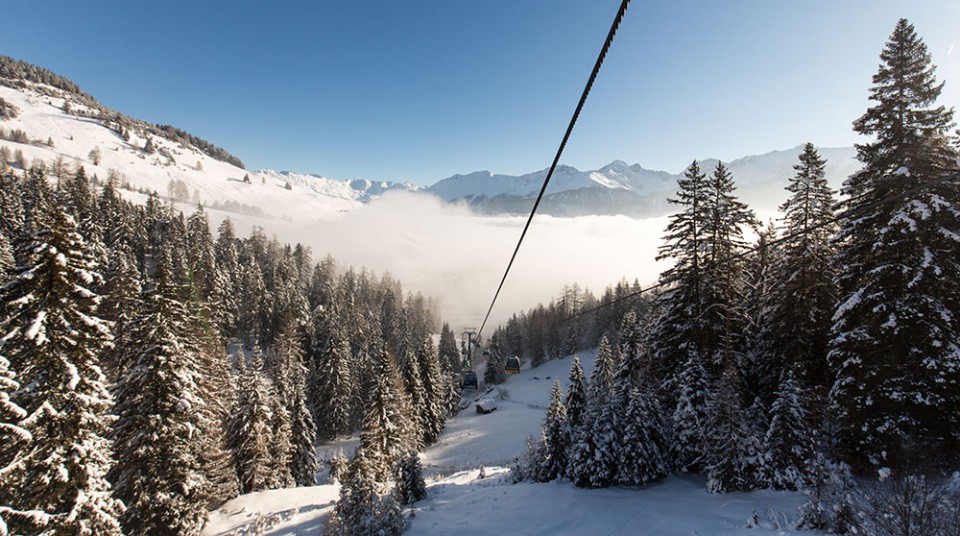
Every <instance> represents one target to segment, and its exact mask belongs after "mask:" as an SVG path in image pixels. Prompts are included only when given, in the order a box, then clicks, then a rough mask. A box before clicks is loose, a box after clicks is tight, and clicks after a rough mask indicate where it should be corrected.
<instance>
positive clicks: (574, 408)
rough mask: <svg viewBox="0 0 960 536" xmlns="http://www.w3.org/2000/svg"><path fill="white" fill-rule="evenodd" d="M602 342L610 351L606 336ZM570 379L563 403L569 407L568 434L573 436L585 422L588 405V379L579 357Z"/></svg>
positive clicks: (574, 361) (575, 358)
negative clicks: (584, 416)
mask: <svg viewBox="0 0 960 536" xmlns="http://www.w3.org/2000/svg"><path fill="white" fill-rule="evenodd" d="M601 344H606V345H607V351H609V343H607V342H606V338H604V339H603V340H602V341H601ZM569 379H570V382H569V383H567V394H566V397H565V398H564V399H563V405H564V407H566V408H567V436H568V437H570V438H572V437H573V433H574V431H575V430H577V429H578V428H579V427H580V425H581V424H582V423H583V412H584V411H585V410H586V406H587V386H586V379H585V378H584V375H583V367H582V366H580V358H579V357H574V358H573V365H571V366H570V377H569Z"/></svg>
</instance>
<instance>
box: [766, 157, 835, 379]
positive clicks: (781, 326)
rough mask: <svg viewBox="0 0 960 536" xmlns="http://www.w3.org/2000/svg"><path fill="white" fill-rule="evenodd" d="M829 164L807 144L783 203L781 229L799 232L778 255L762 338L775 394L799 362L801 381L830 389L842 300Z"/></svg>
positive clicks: (775, 261) (782, 247) (774, 262)
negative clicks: (830, 348) (834, 327)
mask: <svg viewBox="0 0 960 536" xmlns="http://www.w3.org/2000/svg"><path fill="white" fill-rule="evenodd" d="M825 166H826V162H825V161H824V160H823V159H822V158H820V155H819V154H818V153H817V150H816V148H814V146H813V144H811V143H807V144H806V145H804V148H803V152H802V153H801V154H800V162H799V163H798V164H796V165H794V166H793V169H794V170H796V174H795V175H794V176H793V177H792V178H791V179H790V183H789V185H788V186H787V191H788V192H790V194H791V195H790V198H789V199H788V200H787V202H786V203H784V204H783V205H781V206H780V211H781V212H782V213H783V220H782V227H781V229H782V231H781V232H782V233H783V234H784V235H786V236H796V238H793V239H791V240H789V241H787V242H785V243H783V244H782V245H781V246H780V252H779V254H778V255H776V256H775V257H774V260H773V263H772V267H771V276H770V279H771V280H772V281H773V282H774V283H773V284H772V285H771V286H770V292H769V298H768V300H767V303H766V311H765V322H764V323H763V325H762V326H761V334H760V337H761V339H762V340H764V341H765V343H766V344H765V346H766V348H765V354H766V355H765V356H764V365H765V368H766V371H765V375H766V379H767V383H768V387H769V388H770V393H769V394H771V395H772V393H773V391H775V390H776V380H777V379H778V378H779V376H780V373H781V371H783V370H784V369H787V368H793V367H794V366H795V365H796V366H799V367H800V368H799V369H798V373H799V374H800V377H799V378H797V379H798V380H799V381H801V382H802V383H803V385H806V386H807V387H809V388H815V389H818V390H820V391H824V390H825V389H828V388H829V386H830V382H831V379H830V378H831V374H830V370H829V367H828V366H827V363H826V353H827V340H828V335H829V331H830V318H831V317H832V316H833V310H834V308H835V307H836V302H837V290H836V284H835V283H834V275H835V272H836V267H835V265H834V258H833V255H834V253H835V250H834V246H833V244H831V242H830V239H831V237H832V235H833V233H834V232H835V226H834V225H832V224H830V223H829V222H830V220H831V219H832V218H833V217H834V215H833V206H834V204H835V203H836V202H835V199H834V194H833V191H832V190H831V189H830V187H829V186H828V185H827V180H826V177H825V173H824V168H825Z"/></svg>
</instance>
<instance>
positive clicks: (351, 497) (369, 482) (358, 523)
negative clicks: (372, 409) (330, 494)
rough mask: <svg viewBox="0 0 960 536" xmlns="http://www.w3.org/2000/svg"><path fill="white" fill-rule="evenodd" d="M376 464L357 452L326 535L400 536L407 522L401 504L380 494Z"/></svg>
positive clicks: (362, 453) (325, 530)
mask: <svg viewBox="0 0 960 536" xmlns="http://www.w3.org/2000/svg"><path fill="white" fill-rule="evenodd" d="M376 465H377V464H376V463H375V462H373V461H372V460H370V459H368V458H367V456H366V454H365V452H364V449H363V448H362V447H361V448H359V449H357V452H356V454H355V455H354V458H353V461H352V462H351V464H350V472H349V475H348V477H347V481H346V482H344V484H343V485H342V486H341V487H340V500H339V501H337V505H336V507H335V508H334V510H333V513H332V514H331V515H330V517H329V518H328V521H327V526H326V527H325V528H324V531H323V533H324V535H325V536H355V535H364V536H366V535H370V536H373V535H380V536H399V535H400V534H401V533H402V532H403V528H404V520H403V515H402V514H401V510H400V505H399V504H397V501H396V500H395V499H394V498H393V496H392V495H390V494H384V495H381V494H380V489H379V486H378V485H377V476H376V475H377V473H378V472H379V470H378V469H377V468H376Z"/></svg>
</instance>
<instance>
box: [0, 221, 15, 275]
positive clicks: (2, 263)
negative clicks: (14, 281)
mask: <svg viewBox="0 0 960 536" xmlns="http://www.w3.org/2000/svg"><path fill="white" fill-rule="evenodd" d="M13 267H14V260H13V246H12V245H11V244H10V240H9V239H8V238H7V235H6V234H4V233H3V231H2V230H0V285H2V284H3V283H5V282H6V281H7V277H8V273H9V272H10V270H12V269H13Z"/></svg>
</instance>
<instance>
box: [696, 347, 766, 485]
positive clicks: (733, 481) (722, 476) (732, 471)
mask: <svg viewBox="0 0 960 536" xmlns="http://www.w3.org/2000/svg"><path fill="white" fill-rule="evenodd" d="M742 389H743V387H742V380H741V378H740V374H739V372H738V371H737V368H736V365H734V364H733V363H732V362H730V363H728V364H727V366H726V367H725V368H724V371H723V375H722V376H721V378H720V381H719V383H718V385H717V389H716V394H715V395H714V396H713V397H712V400H711V404H710V410H709V413H708V422H707V427H706V430H707V432H706V437H705V439H706V445H705V446H706V472H707V489H708V490H709V491H711V492H713V493H725V492H730V491H749V490H751V489H753V488H754V487H756V486H757V480H756V476H757V474H756V467H757V460H758V457H759V456H760V454H761V453H760V450H761V447H760V445H759V440H758V438H757V437H756V436H755V435H754V433H753V431H752V430H751V428H750V423H749V422H748V421H747V416H746V412H745V411H744V407H743V403H742V397H743V393H742Z"/></svg>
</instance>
